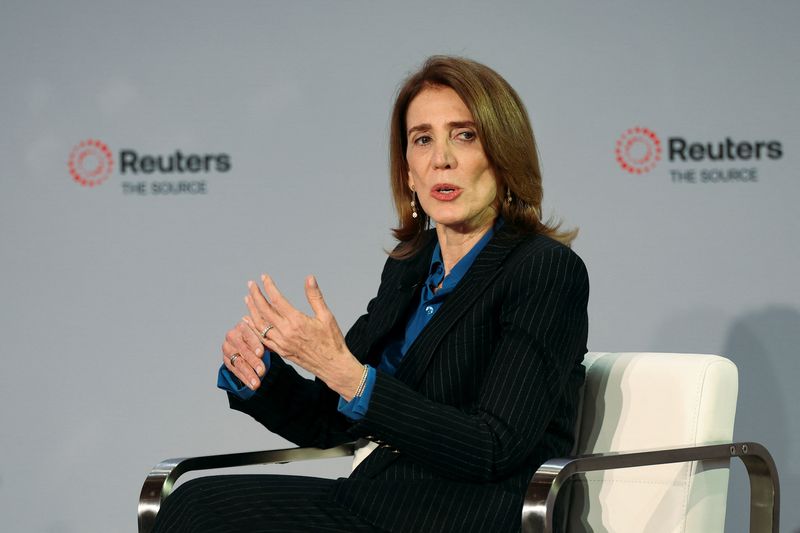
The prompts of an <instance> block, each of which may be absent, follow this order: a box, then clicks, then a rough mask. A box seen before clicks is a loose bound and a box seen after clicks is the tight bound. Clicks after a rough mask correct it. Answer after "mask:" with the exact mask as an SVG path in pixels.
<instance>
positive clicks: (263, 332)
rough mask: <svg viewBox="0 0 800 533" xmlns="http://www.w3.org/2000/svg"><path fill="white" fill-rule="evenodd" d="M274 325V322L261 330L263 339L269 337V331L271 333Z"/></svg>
mask: <svg viewBox="0 0 800 533" xmlns="http://www.w3.org/2000/svg"><path fill="white" fill-rule="evenodd" d="M274 327H275V326H273V325H272V324H269V325H267V327H265V328H264V331H262V332H261V338H262V339H266V338H267V333H269V330H271V329H272V328H274Z"/></svg>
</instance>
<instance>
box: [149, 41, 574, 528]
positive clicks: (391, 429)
mask: <svg viewBox="0 0 800 533" xmlns="http://www.w3.org/2000/svg"><path fill="white" fill-rule="evenodd" d="M390 145H391V146H390V159H391V181H392V190H393V194H394V200H395V205H396V208H397V212H398V217H399V221H400V224H399V226H398V228H397V229H396V230H395V236H396V237H397V239H398V240H399V241H400V243H399V245H398V246H397V247H396V248H395V249H394V251H393V252H392V253H391V254H390V257H389V259H388V260H387V262H386V265H385V267H384V270H383V274H382V277H381V284H380V287H379V289H378V294H377V296H376V297H375V298H374V299H373V300H372V301H371V302H370V303H369V305H368V306H367V313H366V314H365V315H363V316H362V317H360V318H359V319H358V320H357V321H356V323H355V324H354V325H353V327H352V328H351V329H350V331H349V332H348V334H347V336H346V337H343V336H342V333H341V331H340V330H339V328H338V326H337V325H336V320H335V319H334V317H333V315H332V314H331V312H330V310H329V309H328V307H327V305H326V304H325V301H324V299H323V297H322V293H321V292H320V289H319V287H318V286H317V284H316V281H315V279H314V278H313V277H309V278H308V279H307V280H306V286H305V289H306V296H307V298H308V301H309V303H310V304H311V307H312V309H313V316H306V315H304V314H302V313H300V312H299V311H297V310H296V309H295V308H294V307H292V306H291V304H289V303H288V302H287V301H286V300H285V299H284V298H283V297H282V296H281V294H280V292H279V290H278V288H277V287H276V286H275V284H274V283H273V281H272V280H271V279H270V278H269V277H268V276H264V277H263V278H262V281H263V287H264V292H263V293H262V291H261V289H260V288H259V286H258V285H257V284H256V283H253V282H250V283H249V291H248V295H247V297H246V298H245V301H246V304H247V308H248V310H249V316H247V317H245V318H244V319H243V320H242V322H240V323H239V324H237V325H236V326H235V327H234V328H233V329H231V330H230V331H229V332H228V334H227V336H226V338H225V342H224V344H223V346H222V354H223V367H222V368H221V369H220V376H219V386H220V387H221V388H223V389H226V390H227V391H228V396H229V401H230V405H231V407H232V408H234V409H237V410H239V411H242V412H245V413H248V414H250V415H252V416H253V417H254V418H255V419H256V420H258V421H259V422H261V423H262V424H264V425H265V426H266V427H267V428H269V429H270V430H271V431H274V432H275V433H278V434H280V435H282V436H283V437H285V438H287V439H289V440H291V441H293V442H295V443H297V444H299V445H301V446H319V447H329V446H334V445H336V444H340V443H342V442H346V441H351V440H355V439H361V440H360V441H359V442H360V443H366V442H369V443H370V444H368V445H367V446H366V447H365V448H362V449H361V450H360V454H359V455H361V456H366V459H364V460H363V461H362V462H361V463H360V464H359V465H358V467H357V468H356V469H355V470H354V471H353V473H352V474H351V475H350V477H349V478H346V479H338V480H325V479H316V478H306V477H292V476H217V477H209V478H201V479H198V480H194V481H191V482H189V483H187V484H185V485H184V486H183V487H181V488H180V489H178V490H177V491H176V492H175V493H174V494H173V496H171V497H170V498H169V499H167V500H166V502H165V505H164V507H163V508H162V511H161V513H160V514H159V522H158V525H157V528H156V529H157V530H162V531H166V530H170V531H175V530H187V531H211V530H215V531H216V530H220V531H315V530H325V531H481V532H483V531H518V530H519V528H520V517H521V509H522V500H523V497H524V493H525V489H526V486H527V483H528V481H529V480H530V478H531V476H532V474H533V472H534V471H535V470H536V468H537V467H538V466H539V465H541V464H542V463H543V462H544V461H545V460H546V459H548V458H551V457H556V456H564V455H566V454H568V453H569V451H570V449H571V447H572V443H573V426H574V423H575V417H576V409H577V399H578V390H579V388H580V385H581V384H582V382H583V367H582V365H581V364H580V363H581V361H582V358H583V355H584V354H585V353H586V335H587V317H586V305H587V299H588V291H589V287H588V278H587V275H586V270H585V267H584V265H583V263H582V262H581V260H580V258H578V256H577V255H575V254H574V253H573V252H572V251H571V250H570V249H569V248H568V246H566V245H568V244H569V242H570V241H571V239H572V237H574V232H573V233H568V232H561V231H559V229H558V227H557V226H555V227H554V226H552V225H549V224H546V223H544V222H543V221H542V220H541V219H540V206H541V200H542V188H541V176H540V172H539V165H538V160H537V152H536V146H535V142H534V138H533V132H532V130H531V127H530V123H529V121H528V117H527V113H526V111H525V109H524V106H523V104H522V102H521V101H520V99H519V97H518V96H517V94H516V93H515V92H514V90H513V89H512V88H511V87H510V86H509V85H508V83H507V82H506V81H505V80H504V79H503V78H501V77H500V76H499V75H498V74H497V73H495V72H494V71H492V70H491V69H489V68H487V67H485V66H483V65H481V64H478V63H476V62H473V61H470V60H466V59H461V58H454V57H443V56H435V57H432V58H430V59H429V60H428V61H427V62H426V63H425V64H424V65H423V67H422V68H421V69H420V70H419V71H418V72H416V73H414V74H413V75H412V76H410V77H409V78H408V79H407V80H406V82H405V84H404V85H403V87H402V88H401V90H400V92H399V94H398V97H397V100H396V102H395V106H394V111H393V115H392V124H391V139H390ZM431 221H433V223H435V228H434V229H429V227H430V225H431ZM565 244H566V245H565ZM286 361H291V362H294V363H296V364H298V365H300V366H301V367H303V368H305V369H306V370H309V371H310V372H312V373H313V374H314V375H315V376H316V380H315V381H310V380H306V379H303V378H301V377H300V376H299V375H298V374H297V373H296V372H295V371H294V369H293V368H292V367H291V366H289V365H287V364H286ZM245 384H246V385H247V386H245ZM367 452H371V453H369V454H368V455H367Z"/></svg>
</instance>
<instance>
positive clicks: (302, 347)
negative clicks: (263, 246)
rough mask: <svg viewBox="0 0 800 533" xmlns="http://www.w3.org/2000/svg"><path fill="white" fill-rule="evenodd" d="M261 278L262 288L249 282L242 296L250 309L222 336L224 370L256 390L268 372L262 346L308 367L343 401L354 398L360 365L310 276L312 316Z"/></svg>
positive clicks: (269, 280)
mask: <svg viewBox="0 0 800 533" xmlns="http://www.w3.org/2000/svg"><path fill="white" fill-rule="evenodd" d="M261 281H262V283H263V284H264V292H263V293H262V292H261V288H260V287H259V286H258V284H257V283H255V282H253V281H250V282H248V284H247V286H248V294H247V296H245V299H244V301H245V304H247V309H248V310H249V313H250V314H249V315H248V316H245V317H243V318H242V321H241V322H239V323H238V324H237V325H236V326H234V327H233V328H232V329H230V330H229V331H228V333H227V334H226V335H225V342H224V343H223V344H222V359H223V361H224V364H225V366H226V367H227V368H228V370H230V371H231V372H232V373H233V374H234V375H235V376H236V377H238V378H239V379H240V380H241V381H242V383H245V384H246V385H247V386H248V387H250V388H251V389H252V390H256V389H257V388H258V387H259V386H260V385H261V378H262V377H263V376H264V374H265V373H266V369H265V367H264V363H263V362H262V360H261V357H262V356H263V355H264V348H265V347H266V349H268V350H269V351H271V352H274V353H276V354H278V355H279V356H281V357H283V358H284V359H286V360H287V361H292V362H294V363H296V364H298V365H299V366H301V367H302V368H304V369H306V370H308V371H309V372H311V373H312V374H314V375H315V376H317V377H318V378H320V379H321V380H322V381H324V382H325V383H326V384H327V385H328V387H330V388H331V389H332V390H334V391H336V392H337V393H338V394H340V395H341V396H343V397H344V398H345V399H346V400H350V399H352V397H353V396H354V394H355V392H356V389H357V388H358V385H359V382H360V380H361V375H362V372H363V366H362V365H361V363H359V362H358V360H357V359H356V358H355V357H354V356H353V354H352V353H351V352H350V350H349V349H348V348H347V345H346V344H345V342H344V336H343V335H342V330H341V329H340V328H339V325H338V324H337V323H336V318H335V317H334V316H333V313H331V311H330V309H328V306H327V304H326V303H325V299H324V298H323V297H322V291H320V289H319V286H318V285H317V280H316V279H315V278H314V276H308V278H306V283H305V293H306V298H307V299H308V303H309V304H311V309H312V311H313V316H308V315H306V314H304V313H302V312H300V311H298V310H297V309H295V308H294V306H292V304H291V303H289V301H288V300H287V299H286V298H284V297H283V295H282V294H281V292H280V291H279V290H278V287H277V286H275V283H274V282H273V281H272V278H270V277H269V276H267V275H266V274H265V275H262V276H261ZM265 294H266V295H265ZM237 354H238V355H237ZM232 359H233V360H232Z"/></svg>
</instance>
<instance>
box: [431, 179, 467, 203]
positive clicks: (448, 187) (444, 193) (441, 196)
mask: <svg viewBox="0 0 800 533" xmlns="http://www.w3.org/2000/svg"><path fill="white" fill-rule="evenodd" d="M463 190H464V189H462V188H461V187H456V186H455V185H453V184H450V183H437V184H436V185H434V186H433V187H431V196H432V197H433V198H435V199H436V200H440V201H442V202H449V201H451V200H455V199H456V198H458V197H459V196H460V195H461V193H462V191H463Z"/></svg>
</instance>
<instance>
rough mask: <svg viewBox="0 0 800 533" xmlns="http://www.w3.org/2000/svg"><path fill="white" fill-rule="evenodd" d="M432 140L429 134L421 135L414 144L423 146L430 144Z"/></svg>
mask: <svg viewBox="0 0 800 533" xmlns="http://www.w3.org/2000/svg"><path fill="white" fill-rule="evenodd" d="M430 142H431V138H430V136H429V135H420V136H419V137H417V138H416V139H414V144H416V145H419V146H423V145H426V144H429V143H430Z"/></svg>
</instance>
